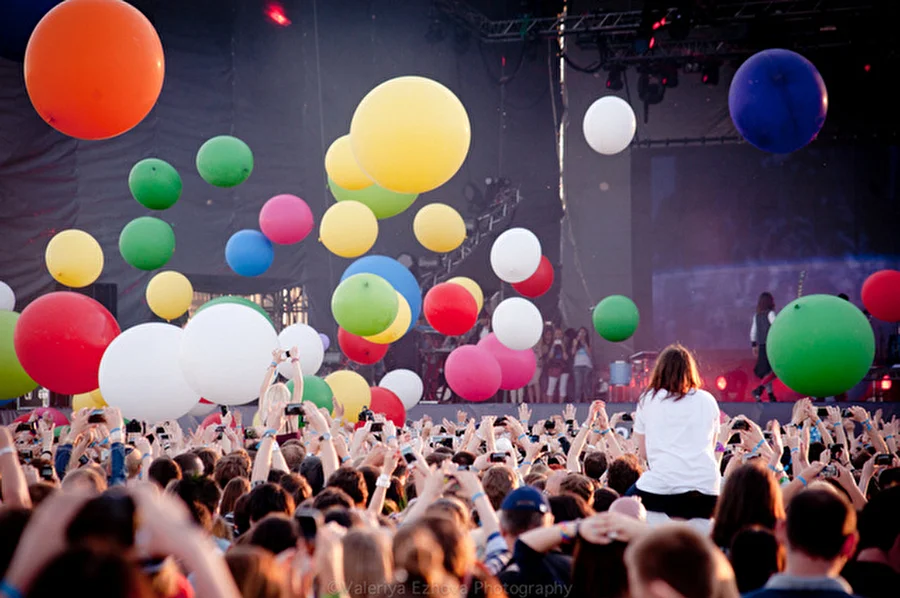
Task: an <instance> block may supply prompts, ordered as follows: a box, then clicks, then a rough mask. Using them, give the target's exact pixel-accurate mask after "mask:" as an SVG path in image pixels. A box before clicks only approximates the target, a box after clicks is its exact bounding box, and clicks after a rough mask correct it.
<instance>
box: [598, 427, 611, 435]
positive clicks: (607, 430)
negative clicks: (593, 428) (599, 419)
mask: <svg viewBox="0 0 900 598" xmlns="http://www.w3.org/2000/svg"><path fill="white" fill-rule="evenodd" d="M609 432H610V430H609V428H606V429H605V430H600V435H601V436H603V435H604V434H609Z"/></svg>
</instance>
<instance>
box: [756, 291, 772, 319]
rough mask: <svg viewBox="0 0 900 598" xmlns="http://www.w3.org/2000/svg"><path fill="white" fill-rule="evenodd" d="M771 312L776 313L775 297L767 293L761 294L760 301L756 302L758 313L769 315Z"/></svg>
mask: <svg viewBox="0 0 900 598" xmlns="http://www.w3.org/2000/svg"><path fill="white" fill-rule="evenodd" d="M770 311H775V297H773V296H772V293H770V292H768V291H765V292H762V293H760V294H759V299H758V300H757V302H756V313H758V314H767V313H769V312H770Z"/></svg>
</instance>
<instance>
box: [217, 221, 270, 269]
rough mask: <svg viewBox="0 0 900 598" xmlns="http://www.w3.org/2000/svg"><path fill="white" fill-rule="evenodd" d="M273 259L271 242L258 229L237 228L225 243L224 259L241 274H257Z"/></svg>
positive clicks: (267, 267) (266, 267) (267, 266)
mask: <svg viewBox="0 0 900 598" xmlns="http://www.w3.org/2000/svg"><path fill="white" fill-rule="evenodd" d="M274 259H275V250H274V249H272V242H271V241H269V240H268V239H267V238H266V236H265V235H264V234H262V233H261V232H259V231H258V230H250V229H245V230H239V231H238V232H236V233H234V234H233V235H231V238H230V239H228V243H226V245H225V261H226V262H228V266H229V267H230V268H231V269H232V270H234V272H235V274H240V275H241V276H259V275H260V274H262V273H264V272H265V271H266V270H268V269H269V266H271V265H272V260H274Z"/></svg>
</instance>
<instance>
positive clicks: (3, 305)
mask: <svg viewBox="0 0 900 598" xmlns="http://www.w3.org/2000/svg"><path fill="white" fill-rule="evenodd" d="M15 308H16V294H15V293H14V292H13V290H12V288H10V286H9V285H8V284H6V283H5V282H3V281H0V311H12V310H14V309H15Z"/></svg>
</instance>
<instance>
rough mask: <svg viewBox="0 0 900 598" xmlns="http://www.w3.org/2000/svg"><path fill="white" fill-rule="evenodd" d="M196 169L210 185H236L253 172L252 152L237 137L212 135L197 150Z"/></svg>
mask: <svg viewBox="0 0 900 598" xmlns="http://www.w3.org/2000/svg"><path fill="white" fill-rule="evenodd" d="M197 171H198V172H199V173H200V176H201V177H202V178H203V180H204V181H206V182H207V183H209V184H210V185H213V186H215V187H226V188H227V187H236V186H238V185H240V184H241V183H243V182H244V181H246V180H247V179H248V178H249V177H250V173H251V172H253V152H252V151H250V147H249V146H248V145H247V144H246V143H244V142H243V141H241V140H240V139H238V138H237V137H232V136H230V135H220V136H219V137H213V138H212V139H210V140H209V141H207V142H206V143H204V144H203V145H202V146H201V147H200V151H198V152H197Z"/></svg>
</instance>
